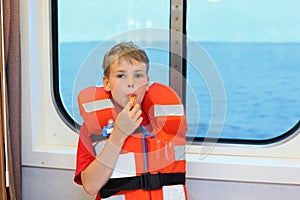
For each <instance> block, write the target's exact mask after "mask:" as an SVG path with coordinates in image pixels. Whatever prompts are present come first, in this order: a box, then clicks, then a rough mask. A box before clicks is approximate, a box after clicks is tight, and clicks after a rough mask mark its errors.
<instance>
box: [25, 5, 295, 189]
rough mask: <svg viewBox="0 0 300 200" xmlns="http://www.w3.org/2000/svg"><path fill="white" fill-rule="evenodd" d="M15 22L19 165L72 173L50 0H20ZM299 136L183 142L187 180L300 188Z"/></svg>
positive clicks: (72, 143)
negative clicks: (57, 86) (263, 141)
mask: <svg viewBox="0 0 300 200" xmlns="http://www.w3.org/2000/svg"><path fill="white" fill-rule="evenodd" d="M20 20H21V47H22V48H21V56H22V87H23V88H22V165H23V166H35V167H47V168H60V169H71V170H74V169H75V157H76V145H77V141H78V135H77V133H76V132H75V131H74V130H72V129H71V128H70V127H69V126H68V125H66V123H65V121H64V120H63V119H61V116H60V114H58V112H57V108H56V106H55V104H54V103H53V94H52V89H51V73H52V71H51V65H52V64H53V63H52V62H51V35H50V28H49V27H50V21H51V20H50V0H49V1H40V0H24V1H21V2H20ZM49 41H50V42H49ZM41 66H43V67H41ZM299 134H300V130H299V129H297V130H295V133H294V134H293V135H292V136H290V137H289V138H286V139H285V140H282V141H280V142H276V143H273V144H269V145H261V146H259V145H247V144H246V145H241V144H220V143H203V144H201V145H198V144H197V145H195V144H191V143H188V144H187V145H186V152H187V154H186V159H187V177H188V178H196V179H211V180H227V181H249V182H264V183H283V184H300V177H299V176H295V174H299V173H300V151H299V148H300V147H299V145H298V144H299V142H300V135H299ZM65 138H67V139H68V140H65ZM205 148H206V150H205ZM266 169H267V170H266Z"/></svg>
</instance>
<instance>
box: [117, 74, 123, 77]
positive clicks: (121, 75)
mask: <svg viewBox="0 0 300 200" xmlns="http://www.w3.org/2000/svg"><path fill="white" fill-rule="evenodd" d="M116 77H117V78H124V77H125V74H117V75H116Z"/></svg>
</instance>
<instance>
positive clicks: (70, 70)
mask: <svg viewBox="0 0 300 200" xmlns="http://www.w3.org/2000/svg"><path fill="white" fill-rule="evenodd" d="M57 10H58V13H57V21H58V41H57V45H58V65H57V66H54V68H55V67H57V71H58V78H57V77H55V78H54V81H58V87H59V92H58V93H59V95H60V98H61V101H62V104H63V106H64V107H65V109H66V111H67V113H68V114H69V115H70V116H71V117H72V118H73V119H75V121H76V122H78V123H79V124H80V123H81V121H82V119H81V117H80V115H79V112H78V107H77V95H78V92H79V91H80V90H81V89H83V88H85V87H88V86H91V85H99V84H101V83H102V82H101V80H102V79H101V76H102V69H101V64H102V58H103V56H104V53H105V52H106V51H107V50H108V49H109V48H110V47H111V46H113V45H114V44H116V43H118V42H127V41H132V42H134V43H135V44H137V45H138V46H140V47H142V48H143V49H144V50H146V52H147V54H148V56H149V59H150V72H149V75H150V82H154V81H158V82H161V83H165V84H168V83H169V80H168V77H169V75H168V73H169V70H168V67H167V66H168V65H169V53H168V52H167V51H166V50H165V49H166V47H168V46H169V41H168V34H166V33H167V32H166V31H165V32H164V35H163V36H162V35H159V34H151V31H140V32H139V31H138V32H137V31H136V30H142V29H145V28H153V29H154V28H156V29H164V30H168V29H169V16H170V2H169V1H160V0H154V1H151V2H147V3H146V2H145V1H139V0H122V1H119V0H110V1H104V0H89V1H88V3H87V1H84V0H77V1H72V0H59V1H58V3H57ZM131 31H132V32H131ZM145 32H148V34H144V33H145ZM162 38H163V39H162ZM54 70H56V69H54Z"/></svg>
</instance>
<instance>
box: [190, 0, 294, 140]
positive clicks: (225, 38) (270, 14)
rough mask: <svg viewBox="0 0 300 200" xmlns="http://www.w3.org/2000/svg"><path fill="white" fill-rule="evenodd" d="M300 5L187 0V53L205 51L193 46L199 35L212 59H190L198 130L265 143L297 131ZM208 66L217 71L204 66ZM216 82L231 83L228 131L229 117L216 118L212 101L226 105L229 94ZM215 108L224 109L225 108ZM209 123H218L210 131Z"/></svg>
mask: <svg viewBox="0 0 300 200" xmlns="http://www.w3.org/2000/svg"><path fill="white" fill-rule="evenodd" d="M299 6H300V5H299V2H298V1H293V0H290V1H283V0H280V1H276V2H273V3H270V2H266V1H264V2H262V1H258V0H257V1H253V0H248V1H233V0H231V1H221V0H217V1H213V0H207V1H198V0H189V1H187V37H188V38H189V39H190V40H189V41H190V42H189V43H188V44H187V52H188V54H189V55H188V56H187V57H188V58H193V57H196V56H197V55H193V54H199V53H198V52H195V51H193V49H195V47H194V46H193V45H195V43H196V44H198V45H199V49H200V47H201V48H202V49H203V50H202V51H203V52H205V53H206V55H207V57H209V58H210V61H211V62H208V63H205V64H203V63H201V62H198V63H200V64H199V65H198V66H194V65H192V64H189V65H188V67H187V69H188V72H187V82H188V83H189V84H190V87H188V94H189V95H190V96H194V99H196V103H197V104H196V103H195V102H193V101H195V100H194V99H193V98H187V102H188V103H187V105H189V107H192V108H190V109H188V116H194V115H195V114H196V113H195V110H199V112H200V115H199V116H200V125H199V127H196V126H197V122H198V118H197V119H196V121H195V118H193V117H190V124H191V127H192V128H193V131H194V130H195V129H197V131H194V132H197V135H196V136H198V137H217V138H220V139H221V140H219V141H231V142H235V141H239V142H246V143H247V141H248V143H254V144H259V143H262V144H264V143H267V142H274V140H273V141H272V138H276V137H278V138H281V137H282V135H283V134H284V133H287V134H290V133H291V132H293V131H289V130H291V129H292V128H293V127H294V126H295V125H296V124H297V123H298V121H299V119H300V110H299V109H298V108H299V106H300V101H299V92H297V91H299V89H300V79H299V78H297V77H298V76H299V74H300V67H299V66H300V58H299V56H298V55H299V52H300V28H298V27H299V26H297V24H298V23H299V21H300V14H299V13H298V12H297V8H298V7H299ZM198 57H199V55H198ZM207 60H209V59H207ZM215 69H217V71H218V72H219V73H220V76H221V79H222V80H221V82H223V85H222V84H221V83H220V79H219V77H218V74H217V73H214V71H213V70H215ZM205 70H210V72H211V73H210V74H209V73H208V74H205ZM212 84H219V86H217V87H214V86H213V85H212ZM210 87H211V88H214V89H218V90H219V92H218V93H222V89H223V87H224V89H225V94H226V117H225V121H224V126H223V130H222V132H218V131H219V130H220V126H222V124H218V123H219V122H222V120H220V119H216V120H214V119H215V117H216V116H214V115H213V113H212V107H213V106H215V107H217V108H221V109H222V108H223V107H222V104H224V101H223V100H225V98H224V97H223V96H222V95H221V96H220V95H219V96H213V94H212V93H211V90H210V89H211V88H210ZM214 97H216V98H217V99H214ZM218 98H220V99H221V100H222V101H220V100H219V99H218ZM196 108H198V109H196ZM216 114H217V115H218V116H217V117H221V118H222V117H223V113H222V112H220V113H216ZM188 119H189V117H188ZM209 126H212V129H210V130H209V131H208V127H209ZM195 127H196V128H195ZM297 127H299V124H298V125H297ZM222 139H227V140H222ZM228 139H229V140H228Z"/></svg>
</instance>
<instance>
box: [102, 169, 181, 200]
mask: <svg viewBox="0 0 300 200" xmlns="http://www.w3.org/2000/svg"><path fill="white" fill-rule="evenodd" d="M184 184H185V173H156V174H151V173H149V172H147V173H143V174H142V175H141V176H134V177H126V178H111V179H109V181H108V182H107V183H106V184H105V185H104V186H103V187H102V189H101V190H100V196H101V198H107V197H110V196H112V195H114V194H116V193H118V192H120V191H124V190H138V189H142V190H156V189H160V188H162V187H163V186H165V185H184Z"/></svg>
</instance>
